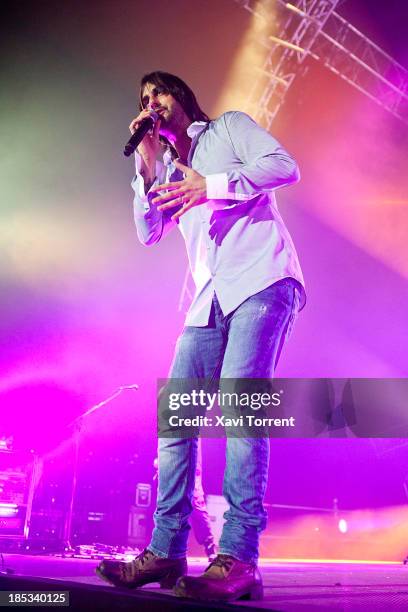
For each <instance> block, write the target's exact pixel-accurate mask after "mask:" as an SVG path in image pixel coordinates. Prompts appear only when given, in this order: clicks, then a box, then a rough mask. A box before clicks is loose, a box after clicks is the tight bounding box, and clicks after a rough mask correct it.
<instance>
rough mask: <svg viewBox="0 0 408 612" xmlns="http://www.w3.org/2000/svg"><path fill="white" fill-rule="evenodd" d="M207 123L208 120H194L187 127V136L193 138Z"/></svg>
mask: <svg viewBox="0 0 408 612" xmlns="http://www.w3.org/2000/svg"><path fill="white" fill-rule="evenodd" d="M207 125H208V121H194V122H193V123H192V124H191V125H189V126H188V128H187V136H189V137H190V138H191V139H193V138H195V136H198V135H199V134H201V132H202V131H203V130H204V129H205V128H206V127H207Z"/></svg>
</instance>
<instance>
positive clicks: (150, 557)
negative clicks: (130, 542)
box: [95, 548, 187, 589]
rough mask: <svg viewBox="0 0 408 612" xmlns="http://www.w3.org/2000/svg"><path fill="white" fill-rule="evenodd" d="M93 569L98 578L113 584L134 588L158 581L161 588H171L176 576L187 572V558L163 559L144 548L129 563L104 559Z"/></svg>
mask: <svg viewBox="0 0 408 612" xmlns="http://www.w3.org/2000/svg"><path fill="white" fill-rule="evenodd" d="M95 571H96V573H97V575H98V576H99V577H100V578H102V579H103V580H106V581H107V582H110V583H111V584H114V585H115V586H122V587H128V588H129V589H134V588H136V587H139V586H143V585H144V584H149V583H150V582H158V583H159V584H160V587H161V588H162V589H171V588H172V587H173V586H174V585H175V584H176V581H177V578H179V577H180V576H183V574H185V573H187V560H186V559H163V558H162V557H158V556H157V555H155V554H153V553H152V552H151V551H150V550H148V549H147V548H145V550H144V551H143V552H142V553H141V554H140V555H138V556H137V557H136V558H135V559H133V561H130V562H129V563H125V562H124V561H111V560H110V559H105V560H104V561H102V563H100V565H99V566H98V567H97V568H96V570H95Z"/></svg>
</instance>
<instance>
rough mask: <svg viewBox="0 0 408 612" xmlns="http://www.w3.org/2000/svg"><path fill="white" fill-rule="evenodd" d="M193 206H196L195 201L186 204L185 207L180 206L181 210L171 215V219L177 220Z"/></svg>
mask: <svg viewBox="0 0 408 612" xmlns="http://www.w3.org/2000/svg"><path fill="white" fill-rule="evenodd" d="M193 206H194V204H193V203H189V204H184V206H183V208H180V210H178V211H177V212H176V213H174V215H172V216H171V220H172V221H177V219H178V218H179V217H181V216H182V215H184V213H186V212H187V211H188V210H190V208H192V207H193Z"/></svg>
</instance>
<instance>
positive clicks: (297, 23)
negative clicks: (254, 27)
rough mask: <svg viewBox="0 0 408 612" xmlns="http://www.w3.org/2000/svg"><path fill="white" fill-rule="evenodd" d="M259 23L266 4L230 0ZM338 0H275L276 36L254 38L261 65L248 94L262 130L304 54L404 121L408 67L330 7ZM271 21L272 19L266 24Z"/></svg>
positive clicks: (268, 16)
mask: <svg viewBox="0 0 408 612" xmlns="http://www.w3.org/2000/svg"><path fill="white" fill-rule="evenodd" d="M235 2H237V4H239V5H241V6H242V7H243V8H245V9H246V10H248V11H249V12H251V13H252V14H253V15H254V16H255V17H257V18H260V19H263V20H264V22H267V21H268V20H269V22H270V21H271V11H270V3H269V10H268V6H267V5H265V4H264V3H263V2H260V1H259V0H258V1H256V0H235ZM338 4H339V0H293V3H289V2H285V0H275V2H274V9H275V13H276V17H277V19H276V21H275V23H276V28H275V32H276V36H275V35H269V36H268V37H267V38H266V39H265V40H263V41H260V42H261V44H264V45H265V46H266V48H267V55H266V59H265V61H264V64H263V66H262V67H261V68H259V69H258V78H257V79H255V82H254V85H253V87H252V90H251V92H250V95H249V98H248V110H249V112H250V113H251V114H252V115H253V116H254V118H255V119H256V120H257V121H259V122H260V123H261V124H262V125H264V127H265V128H266V129H269V128H270V126H271V124H272V121H273V119H274V118H275V116H276V114H277V112H278V111H279V109H280V107H281V106H282V104H283V102H284V100H285V97H286V94H287V92H288V90H289V88H290V86H291V84H292V83H293V81H294V79H295V78H296V76H298V75H299V74H301V73H302V72H304V71H305V70H306V69H307V68H306V66H305V65H304V61H305V59H307V58H308V57H309V56H311V57H312V58H314V59H315V60H318V61H320V62H322V63H323V64H324V66H326V67H327V68H329V70H331V71H332V72H334V73H335V74H337V75H338V76H340V77H341V78H342V79H344V80H345V81H347V82H348V83H349V84H350V85H352V86H353V87H355V88H356V89H358V90H359V91H360V92H362V93H364V94H365V95H366V96H368V97H369V98H371V99H372V100H374V101H375V102H376V103H377V104H379V105H380V106H382V107H383V108H385V109H386V110H387V111H389V112H390V113H392V114H393V115H394V116H396V117H397V118H398V119H401V120H402V121H404V122H405V123H408V71H407V70H406V69H405V68H404V67H403V66H401V65H400V64H399V63H398V62H396V61H395V60H394V59H393V58H392V57H391V56H389V55H388V54H387V53H385V52H384V51H383V50H382V49H381V48H380V47H379V46H378V45H376V44H375V43H373V42H372V41H371V40H369V39H368V38H367V37H366V36H364V34H362V33H361V32H360V31H359V30H357V28H355V27H354V26H352V25H351V24H350V23H348V22H347V21H346V20H345V19H343V17H341V16H340V15H339V14H337V13H336V12H335V8H336V6H337V5H338ZM271 25H273V24H271Z"/></svg>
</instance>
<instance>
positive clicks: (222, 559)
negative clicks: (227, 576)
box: [207, 555, 234, 572]
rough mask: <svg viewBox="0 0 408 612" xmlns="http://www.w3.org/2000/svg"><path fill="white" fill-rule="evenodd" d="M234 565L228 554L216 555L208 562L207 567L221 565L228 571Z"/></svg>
mask: <svg viewBox="0 0 408 612" xmlns="http://www.w3.org/2000/svg"><path fill="white" fill-rule="evenodd" d="M233 565H234V559H233V558H232V557H230V556H229V555H217V557H216V558H215V559H214V561H212V563H210V565H209V566H208V568H207V569H210V567H221V568H224V569H225V570H226V571H227V572H229V571H230V570H231V568H232V566H233Z"/></svg>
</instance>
